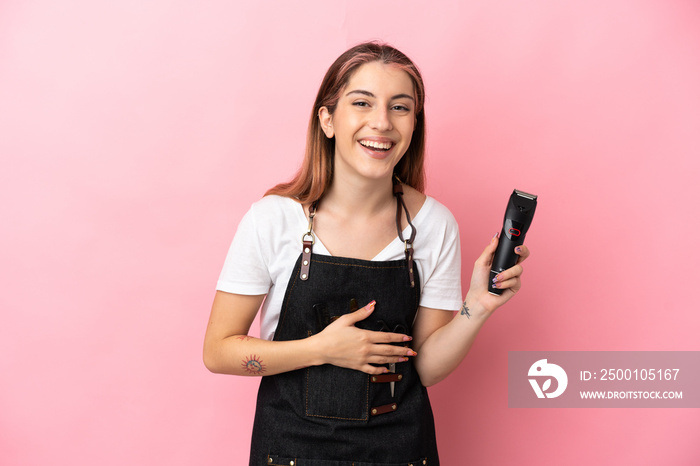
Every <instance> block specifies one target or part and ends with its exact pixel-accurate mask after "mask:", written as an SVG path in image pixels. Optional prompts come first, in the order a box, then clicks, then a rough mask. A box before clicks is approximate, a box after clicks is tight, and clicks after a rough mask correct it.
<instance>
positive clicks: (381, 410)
mask: <svg viewBox="0 0 700 466" xmlns="http://www.w3.org/2000/svg"><path fill="white" fill-rule="evenodd" d="M398 408H399V405H398V404H396V403H391V404H388V405H383V406H377V407H375V408H372V409H370V411H369V412H370V413H371V414H372V416H378V415H379V414H386V413H393V412H394V411H396V410H397V409H398Z"/></svg>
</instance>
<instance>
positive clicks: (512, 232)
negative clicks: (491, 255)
mask: <svg viewBox="0 0 700 466" xmlns="http://www.w3.org/2000/svg"><path fill="white" fill-rule="evenodd" d="M508 234H509V235H513V236H520V230H518V229H516V228H511V229H510V230H508Z"/></svg>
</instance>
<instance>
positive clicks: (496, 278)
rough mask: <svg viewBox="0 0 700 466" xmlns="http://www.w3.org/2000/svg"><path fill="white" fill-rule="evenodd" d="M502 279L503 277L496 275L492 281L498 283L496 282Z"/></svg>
mask: <svg viewBox="0 0 700 466" xmlns="http://www.w3.org/2000/svg"><path fill="white" fill-rule="evenodd" d="M500 279H501V277H499V276H498V275H496V276H494V277H493V280H491V281H492V282H493V283H496V282H497V281H498V280H500Z"/></svg>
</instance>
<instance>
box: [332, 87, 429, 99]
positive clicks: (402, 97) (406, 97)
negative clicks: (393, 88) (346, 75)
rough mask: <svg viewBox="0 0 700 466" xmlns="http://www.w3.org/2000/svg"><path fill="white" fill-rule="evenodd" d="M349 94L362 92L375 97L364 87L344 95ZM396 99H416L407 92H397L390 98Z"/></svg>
mask: <svg viewBox="0 0 700 466" xmlns="http://www.w3.org/2000/svg"><path fill="white" fill-rule="evenodd" d="M350 94H362V95H366V96H367V97H372V98H376V96H375V95H374V94H372V93H371V92H370V91H365V90H364V89H355V90H353V91H350V92H348V93H347V94H345V95H346V96H349V95H350ZM396 99H411V100H412V101H413V102H415V101H416V99H415V98H413V96H412V95H408V94H397V95H395V96H393V97H392V98H391V100H396Z"/></svg>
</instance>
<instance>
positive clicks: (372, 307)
mask: <svg viewBox="0 0 700 466" xmlns="http://www.w3.org/2000/svg"><path fill="white" fill-rule="evenodd" d="M375 304H377V302H376V301H372V302H371V303H369V304H368V305H367V310H368V311H370V312H371V311H373V310H374V305H375Z"/></svg>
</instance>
